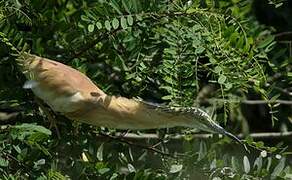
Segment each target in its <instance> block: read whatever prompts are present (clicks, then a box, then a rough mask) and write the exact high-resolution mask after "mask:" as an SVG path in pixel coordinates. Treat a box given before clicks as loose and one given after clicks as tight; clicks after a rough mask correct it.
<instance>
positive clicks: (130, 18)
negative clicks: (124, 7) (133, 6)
mask: <svg viewBox="0 0 292 180" xmlns="http://www.w3.org/2000/svg"><path fill="white" fill-rule="evenodd" d="M127 21H128V24H129V26H132V25H133V22H134V19H133V17H132V16H131V15H129V16H127Z"/></svg>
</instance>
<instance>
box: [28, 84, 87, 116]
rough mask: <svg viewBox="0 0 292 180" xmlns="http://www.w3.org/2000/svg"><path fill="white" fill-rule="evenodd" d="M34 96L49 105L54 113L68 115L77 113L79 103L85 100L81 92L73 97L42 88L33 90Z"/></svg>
mask: <svg viewBox="0 0 292 180" xmlns="http://www.w3.org/2000/svg"><path fill="white" fill-rule="evenodd" d="M32 91H33V92H34V94H35V95H36V96H37V97H39V98H40V99H42V100H43V101H44V102H45V103H47V104H48V105H49V106H50V107H51V108H52V109H53V110H54V111H57V112H61V113H68V112H73V111H76V109H77V108H78V107H79V106H78V103H79V102H80V101H82V100H84V97H83V96H82V94H81V93H80V92H76V93H75V94H73V95H67V94H60V93H57V92H56V91H52V90H46V89H43V88H40V87H35V88H32Z"/></svg>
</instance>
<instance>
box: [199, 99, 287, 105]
mask: <svg viewBox="0 0 292 180" xmlns="http://www.w3.org/2000/svg"><path fill="white" fill-rule="evenodd" d="M204 101H207V102H225V103H239V104H283V105H292V101H289V100H282V99H277V100H228V99H209V100H204Z"/></svg>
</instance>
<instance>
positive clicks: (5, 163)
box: [0, 156, 9, 167]
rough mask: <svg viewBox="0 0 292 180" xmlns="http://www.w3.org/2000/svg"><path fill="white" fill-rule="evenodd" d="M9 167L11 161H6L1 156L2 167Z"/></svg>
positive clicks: (0, 163) (0, 164)
mask: <svg viewBox="0 0 292 180" xmlns="http://www.w3.org/2000/svg"><path fill="white" fill-rule="evenodd" d="M8 165H9V161H8V160H6V159H3V158H2V157H1V156H0V167H1V166H2V167H7V166H8Z"/></svg>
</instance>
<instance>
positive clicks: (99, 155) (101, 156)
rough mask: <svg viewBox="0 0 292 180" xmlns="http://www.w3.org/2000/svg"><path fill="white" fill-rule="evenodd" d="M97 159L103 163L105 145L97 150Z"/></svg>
mask: <svg viewBox="0 0 292 180" xmlns="http://www.w3.org/2000/svg"><path fill="white" fill-rule="evenodd" d="M96 157H97V159H98V160H99V161H103V143H102V144H101V145H100V146H99V148H98V149H97V152H96Z"/></svg>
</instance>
